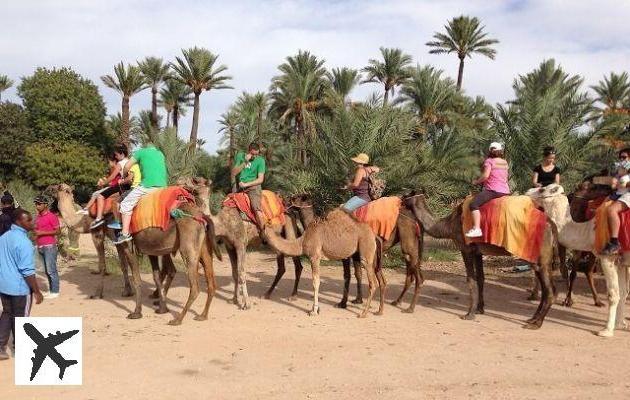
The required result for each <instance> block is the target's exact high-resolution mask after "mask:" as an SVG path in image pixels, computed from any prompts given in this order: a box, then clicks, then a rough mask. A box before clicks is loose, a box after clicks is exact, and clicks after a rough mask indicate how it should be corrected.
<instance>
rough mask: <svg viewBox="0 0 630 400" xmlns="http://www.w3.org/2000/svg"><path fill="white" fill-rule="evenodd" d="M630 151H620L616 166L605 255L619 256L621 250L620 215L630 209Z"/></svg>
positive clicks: (608, 212) (603, 252) (603, 251)
mask: <svg viewBox="0 0 630 400" xmlns="http://www.w3.org/2000/svg"><path fill="white" fill-rule="evenodd" d="M629 174H630V149H622V150H621V151H619V161H617V162H616V163H615V165H614V177H613V180H612V183H611V185H612V187H613V189H615V193H613V194H612V195H611V198H612V200H615V201H614V203H612V204H611V205H610V206H609V207H608V209H607V214H608V215H607V218H608V229H609V233H610V240H609V241H608V243H606V246H604V249H603V250H602V253H601V254H603V255H613V254H617V253H618V252H619V250H620V249H621V246H620V245H619V229H620V228H621V219H620V217H619V213H620V212H622V211H625V210H627V209H628V207H630V191H629V190H628V184H630V175H629Z"/></svg>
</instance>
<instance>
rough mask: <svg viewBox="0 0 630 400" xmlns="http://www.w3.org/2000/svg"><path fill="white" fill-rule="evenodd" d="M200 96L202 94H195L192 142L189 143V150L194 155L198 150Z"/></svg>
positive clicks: (191, 130) (191, 131)
mask: <svg viewBox="0 0 630 400" xmlns="http://www.w3.org/2000/svg"><path fill="white" fill-rule="evenodd" d="M199 96H201V92H199V93H197V92H195V102H194V104H193V121H192V128H191V129H190V140H189V142H188V150H189V153H190V154H194V153H195V150H196V149H197V130H198V129H199Z"/></svg>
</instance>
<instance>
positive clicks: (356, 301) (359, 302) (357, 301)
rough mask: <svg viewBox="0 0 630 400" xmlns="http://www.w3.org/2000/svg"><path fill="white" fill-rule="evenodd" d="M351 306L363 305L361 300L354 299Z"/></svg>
mask: <svg viewBox="0 0 630 400" xmlns="http://www.w3.org/2000/svg"><path fill="white" fill-rule="evenodd" d="M352 304H363V299H358V298H357V299H354V300H352Z"/></svg>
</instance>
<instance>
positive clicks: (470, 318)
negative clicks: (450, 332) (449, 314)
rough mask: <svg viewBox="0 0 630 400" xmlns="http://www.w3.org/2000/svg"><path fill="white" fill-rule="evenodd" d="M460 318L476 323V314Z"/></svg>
mask: <svg viewBox="0 0 630 400" xmlns="http://www.w3.org/2000/svg"><path fill="white" fill-rule="evenodd" d="M460 318H461V319H463V320H464V321H474V320H475V314H474V313H468V314H466V315H462V316H461V317H460Z"/></svg>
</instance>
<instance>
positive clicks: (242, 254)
mask: <svg viewBox="0 0 630 400" xmlns="http://www.w3.org/2000/svg"><path fill="white" fill-rule="evenodd" d="M246 257H247V249H246V248H245V245H239V246H238V247H237V249H236V258H237V266H238V289H239V294H240V298H241V302H240V303H239V308H240V309H241V310H249V309H250V308H251V304H250V302H249V294H248V293H247V275H246V272H245V258H246ZM237 300H238V298H237Z"/></svg>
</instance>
